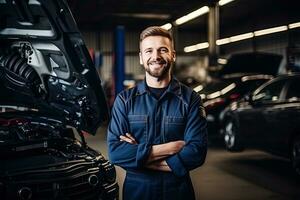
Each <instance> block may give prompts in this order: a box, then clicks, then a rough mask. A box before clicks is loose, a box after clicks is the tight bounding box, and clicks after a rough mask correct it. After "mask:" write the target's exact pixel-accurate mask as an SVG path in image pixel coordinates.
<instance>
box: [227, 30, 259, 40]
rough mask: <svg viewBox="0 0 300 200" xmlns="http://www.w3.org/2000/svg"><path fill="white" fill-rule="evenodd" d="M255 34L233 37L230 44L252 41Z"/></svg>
mask: <svg viewBox="0 0 300 200" xmlns="http://www.w3.org/2000/svg"><path fill="white" fill-rule="evenodd" d="M253 37H254V34H253V33H252V32H251V33H244V34H240V35H235V36H231V37H230V38H229V39H230V42H237V41H241V40H246V39H250V38H253Z"/></svg>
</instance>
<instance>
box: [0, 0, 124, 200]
mask: <svg viewBox="0 0 300 200" xmlns="http://www.w3.org/2000/svg"><path fill="white" fill-rule="evenodd" d="M0 21H1V23H0V199H1V200H14V199H24V200H29V199H31V200H34V199H35V200H46V199H49V200H50V199H51V200H52V199H74V200H75V199H78V200H83V199H88V200H94V199H97V200H99V199H117V198H118V184H117V182H116V173H115V168H114V166H113V165H112V164H110V162H109V161H108V160H106V159H105V158H104V156H103V155H102V154H101V153H100V152H97V151H96V150H94V149H92V148H90V147H89V146H88V145H87V143H86V142H85V140H84V136H85V133H91V134H95V133H96V130H97V128H98V127H99V126H100V125H101V124H102V123H103V122H104V121H106V120H107V119H108V107H107V103H106V100H105V96H104V93H103V90H102V87H101V81H100V79H99V77H98V74H97V72H96V70H95V68H94V66H93V64H92V61H91V58H90V57H89V53H88V51H87V49H86V46H85V44H84V42H83V39H82V37H81V34H80V32H79V31H78V28H77V26H76V24H75V21H74V19H73V17H72V14H71V13H70V10H69V8H68V6H67V4H66V3H65V1H63V0H51V1H47V0H32V1H10V0H9V1H8V0H6V1H1V3H0ZM76 134H78V137H77V135H76Z"/></svg>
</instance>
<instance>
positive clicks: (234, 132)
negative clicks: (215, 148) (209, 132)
mask: <svg viewBox="0 0 300 200" xmlns="http://www.w3.org/2000/svg"><path fill="white" fill-rule="evenodd" d="M224 143H225V147H226V149H227V150H228V151H232V152H239V151H242V150H243V145H242V143H241V140H240V135H239V131H238V127H237V123H236V122H235V121H234V120H233V119H228V120H227V121H226V123H225V126H224Z"/></svg>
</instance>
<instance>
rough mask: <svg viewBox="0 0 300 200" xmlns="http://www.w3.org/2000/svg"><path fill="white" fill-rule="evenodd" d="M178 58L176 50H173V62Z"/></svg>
mask: <svg viewBox="0 0 300 200" xmlns="http://www.w3.org/2000/svg"><path fill="white" fill-rule="evenodd" d="M175 60H176V51H173V62H175Z"/></svg>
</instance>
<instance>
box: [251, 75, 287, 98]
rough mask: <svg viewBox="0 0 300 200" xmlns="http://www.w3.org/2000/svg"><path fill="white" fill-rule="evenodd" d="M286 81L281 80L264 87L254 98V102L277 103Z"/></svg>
mask: <svg viewBox="0 0 300 200" xmlns="http://www.w3.org/2000/svg"><path fill="white" fill-rule="evenodd" d="M285 83H286V80H279V81H276V82H273V83H271V84H269V85H267V86H266V87H264V88H263V89H262V90H261V91H260V92H258V93H256V94H255V95H254V96H253V100H254V101H264V102H277V101H279V98H280V93H281V91H282V88H283V86H284V84H285Z"/></svg>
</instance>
